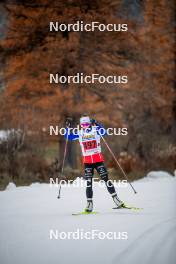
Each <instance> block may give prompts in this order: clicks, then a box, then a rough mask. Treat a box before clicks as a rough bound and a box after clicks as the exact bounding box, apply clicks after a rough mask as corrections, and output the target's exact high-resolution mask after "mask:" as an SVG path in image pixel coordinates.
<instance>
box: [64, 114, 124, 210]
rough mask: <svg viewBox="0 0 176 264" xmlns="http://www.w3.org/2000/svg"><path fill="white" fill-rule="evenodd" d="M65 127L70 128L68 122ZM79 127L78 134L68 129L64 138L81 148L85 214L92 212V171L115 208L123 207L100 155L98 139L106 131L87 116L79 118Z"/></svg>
mask: <svg viewBox="0 0 176 264" xmlns="http://www.w3.org/2000/svg"><path fill="white" fill-rule="evenodd" d="M67 126H68V127H69V126H70V122H69V121H67ZM80 126H81V129H80V130H79V132H78V133H71V132H70V130H69V128H67V133H66V135H65V138H67V139H68V140H79V143H80V146H81V150H82V156H83V163H84V169H85V179H86V181H87V185H86V186H87V187H86V197H87V206H86V208H85V212H92V210H93V199H92V198H93V191H92V178H93V174H94V169H96V170H97V172H98V174H99V175H100V177H101V179H102V180H104V182H105V184H106V186H107V190H108V192H109V193H110V194H111V196H112V198H113V201H114V202H115V204H116V206H117V208H121V207H123V205H124V204H123V202H122V201H121V200H120V199H119V197H118V196H117V193H116V191H115V188H114V185H113V183H112V182H111V181H110V180H109V178H108V172H107V169H106V167H105V165H104V157H103V155H102V153H101V145H100V139H101V136H104V135H106V130H105V129H104V128H103V127H102V126H101V125H100V124H98V123H97V122H96V120H94V119H90V118H89V116H87V115H86V116H85V115H84V116H82V117H81V118H80Z"/></svg>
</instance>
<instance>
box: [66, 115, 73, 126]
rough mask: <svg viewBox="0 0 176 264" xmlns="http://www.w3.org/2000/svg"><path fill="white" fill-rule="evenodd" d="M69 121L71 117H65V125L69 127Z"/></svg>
mask: <svg viewBox="0 0 176 264" xmlns="http://www.w3.org/2000/svg"><path fill="white" fill-rule="evenodd" d="M71 121H72V118H71V117H67V119H66V121H65V125H66V127H70V126H71Z"/></svg>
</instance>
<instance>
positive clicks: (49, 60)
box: [0, 0, 176, 188]
mask: <svg viewBox="0 0 176 264" xmlns="http://www.w3.org/2000/svg"><path fill="white" fill-rule="evenodd" d="M174 9H175V6H174V1H169V2H168V1H167V0H157V1H155V0H150V1H149V0H146V1H145V0H143V1H142V0H135V1H129V0H123V1H120V0H111V1H109V0H100V1H98V0H94V1H93V0H79V1H72V0H70V1H62V0H60V1H56V0H52V1H51V0H39V1H33V0H30V1H29V0H26V1H21V0H19V1H10V0H7V1H4V2H2V4H1V6H0V16H1V20H0V32H1V33H0V54H1V57H0V65H1V70H0V130H5V131H7V130H11V129H15V131H11V136H10V139H9V140H8V142H7V141H2V142H0V186H1V188H4V186H6V185H7V184H8V182H9V181H13V182H15V183H16V184H17V185H21V184H30V183H31V182H34V181H40V182H48V181H49V177H58V176H59V175H60V167H61V162H62V158H63V145H64V140H63V137H61V136H60V137H53V136H49V126H50V125H53V126H56V125H60V126H64V124H65V119H66V117H68V116H71V117H72V118H73V125H74V126H75V125H76V124H77V123H78V122H79V117H80V115H81V114H83V113H85V112H86V113H88V114H89V115H90V116H92V117H94V118H96V119H97V120H98V121H100V122H101V123H102V124H103V125H104V126H105V127H127V128H128V136H109V137H108V138H107V141H108V143H109V144H110V146H111V147H112V149H113V151H114V152H115V154H116V157H117V158H118V160H119V161H120V163H121V165H122V166H123V167H124V169H125V171H126V172H127V174H128V176H129V177H130V179H136V178H139V177H143V176H144V174H145V173H146V172H148V171H150V170H167V171H169V172H172V173H173V171H174V169H175V168H176V145H175V142H176V96H175V95H176V89H175V80H174V77H175V76H174V71H175V64H174V44H175V42H174ZM78 20H80V21H81V20H82V21H84V22H85V23H86V22H90V21H99V22H101V23H105V24H108V23H116V24H119V23H121V24H122V23H125V24H126V23H127V24H128V31H127V32H99V31H95V32H89V33H88V32H50V31H49V22H50V21H59V22H60V23H63V22H64V23H75V22H76V21H78ZM77 72H83V73H85V74H92V73H99V74H105V75H128V83H127V84H125V85H123V86H122V87H119V85H102V84H94V85H92V84H91V85H90V84H84V85H81V84H79V85H78V84H68V85H61V84H56V85H53V84H52V85H51V84H49V73H59V75H66V76H68V75H74V74H76V73H77ZM17 131H19V132H17ZM104 152H105V157H106V164H107V166H108V167H109V168H110V175H111V177H115V178H120V177H121V176H120V172H119V171H118V170H117V168H116V166H115V164H114V162H113V159H112V157H111V156H110V154H109V153H108V152H107V151H106V150H105V148H104ZM68 153H69V155H68V158H67V169H66V171H65V175H66V177H67V178H74V177H76V176H81V175H82V168H81V165H80V161H81V158H80V149H79V146H78V145H76V144H75V143H72V144H69V152H68Z"/></svg>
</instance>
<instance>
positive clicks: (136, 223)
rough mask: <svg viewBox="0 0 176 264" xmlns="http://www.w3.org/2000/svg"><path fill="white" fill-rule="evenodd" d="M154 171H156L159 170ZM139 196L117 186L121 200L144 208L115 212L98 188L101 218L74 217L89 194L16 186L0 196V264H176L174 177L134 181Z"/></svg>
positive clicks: (96, 202)
mask: <svg viewBox="0 0 176 264" xmlns="http://www.w3.org/2000/svg"><path fill="white" fill-rule="evenodd" d="M155 173H156V172H155ZM134 185H135V187H136V189H137V191H138V194H136V195H134V194H133V193H132V192H131V190H130V188H129V187H128V188H124V187H123V188H119V189H118V193H119V196H120V198H121V199H122V200H124V201H126V202H127V203H128V204H132V205H135V206H138V207H143V208H144V209H143V210H142V211H140V212H132V211H129V210H119V211H118V210H117V211H113V210H112V209H111V208H112V207H113V202H112V200H111V197H110V196H109V194H108V193H107V191H106V189H104V188H100V187H99V186H98V184H96V183H95V184H94V205H95V210H96V211H98V212H100V214H97V215H88V216H72V213H73V212H79V211H82V209H83V208H84V207H85V203H86V199H85V190H84V187H82V188H74V187H69V188H63V189H62V198H61V199H60V200H58V199H56V197H57V189H56V188H51V187H49V185H48V184H32V185H31V186H30V187H18V188H16V187H15V186H14V185H11V187H9V188H8V190H6V191H3V192H0V212H1V215H0V234H1V236H0V259H1V263H2V264H11V263H12V264H24V263H25V264H49V263H52V264H55V263H57V264H68V263H72V264H76V263H85V264H87V263H93V264H94V263H95V264H99V263H101V264H110V263H119V264H129V263H130V264H138V263H142V264H148V263H155V264H166V263H168V264H174V263H176V253H175V246H176V232H175V230H176V205H175V201H176V191H175V190H176V179H175V177H171V176H169V175H168V177H162V173H161V172H160V173H159V174H157V176H151V175H148V176H147V177H146V178H144V179H142V180H139V181H136V182H134ZM77 229H81V230H83V231H84V232H86V231H91V230H99V231H102V232H105V233H107V232H109V231H112V232H117V233H118V232H127V234H128V239H124V240H108V239H105V240H101V239H94V240H86V239H79V240H73V239H70V240H68V239H67V240H60V239H52V240H51V239H50V237H49V235H50V230H57V231H58V232H63V231H64V232H68V231H76V230H77ZM141 261H142V262H141Z"/></svg>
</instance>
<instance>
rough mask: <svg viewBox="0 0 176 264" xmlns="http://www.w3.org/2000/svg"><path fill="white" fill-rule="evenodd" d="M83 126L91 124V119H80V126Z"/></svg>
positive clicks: (86, 117)
mask: <svg viewBox="0 0 176 264" xmlns="http://www.w3.org/2000/svg"><path fill="white" fill-rule="evenodd" d="M82 124H91V121H90V117H89V116H82V117H81V118H80V125H82Z"/></svg>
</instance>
